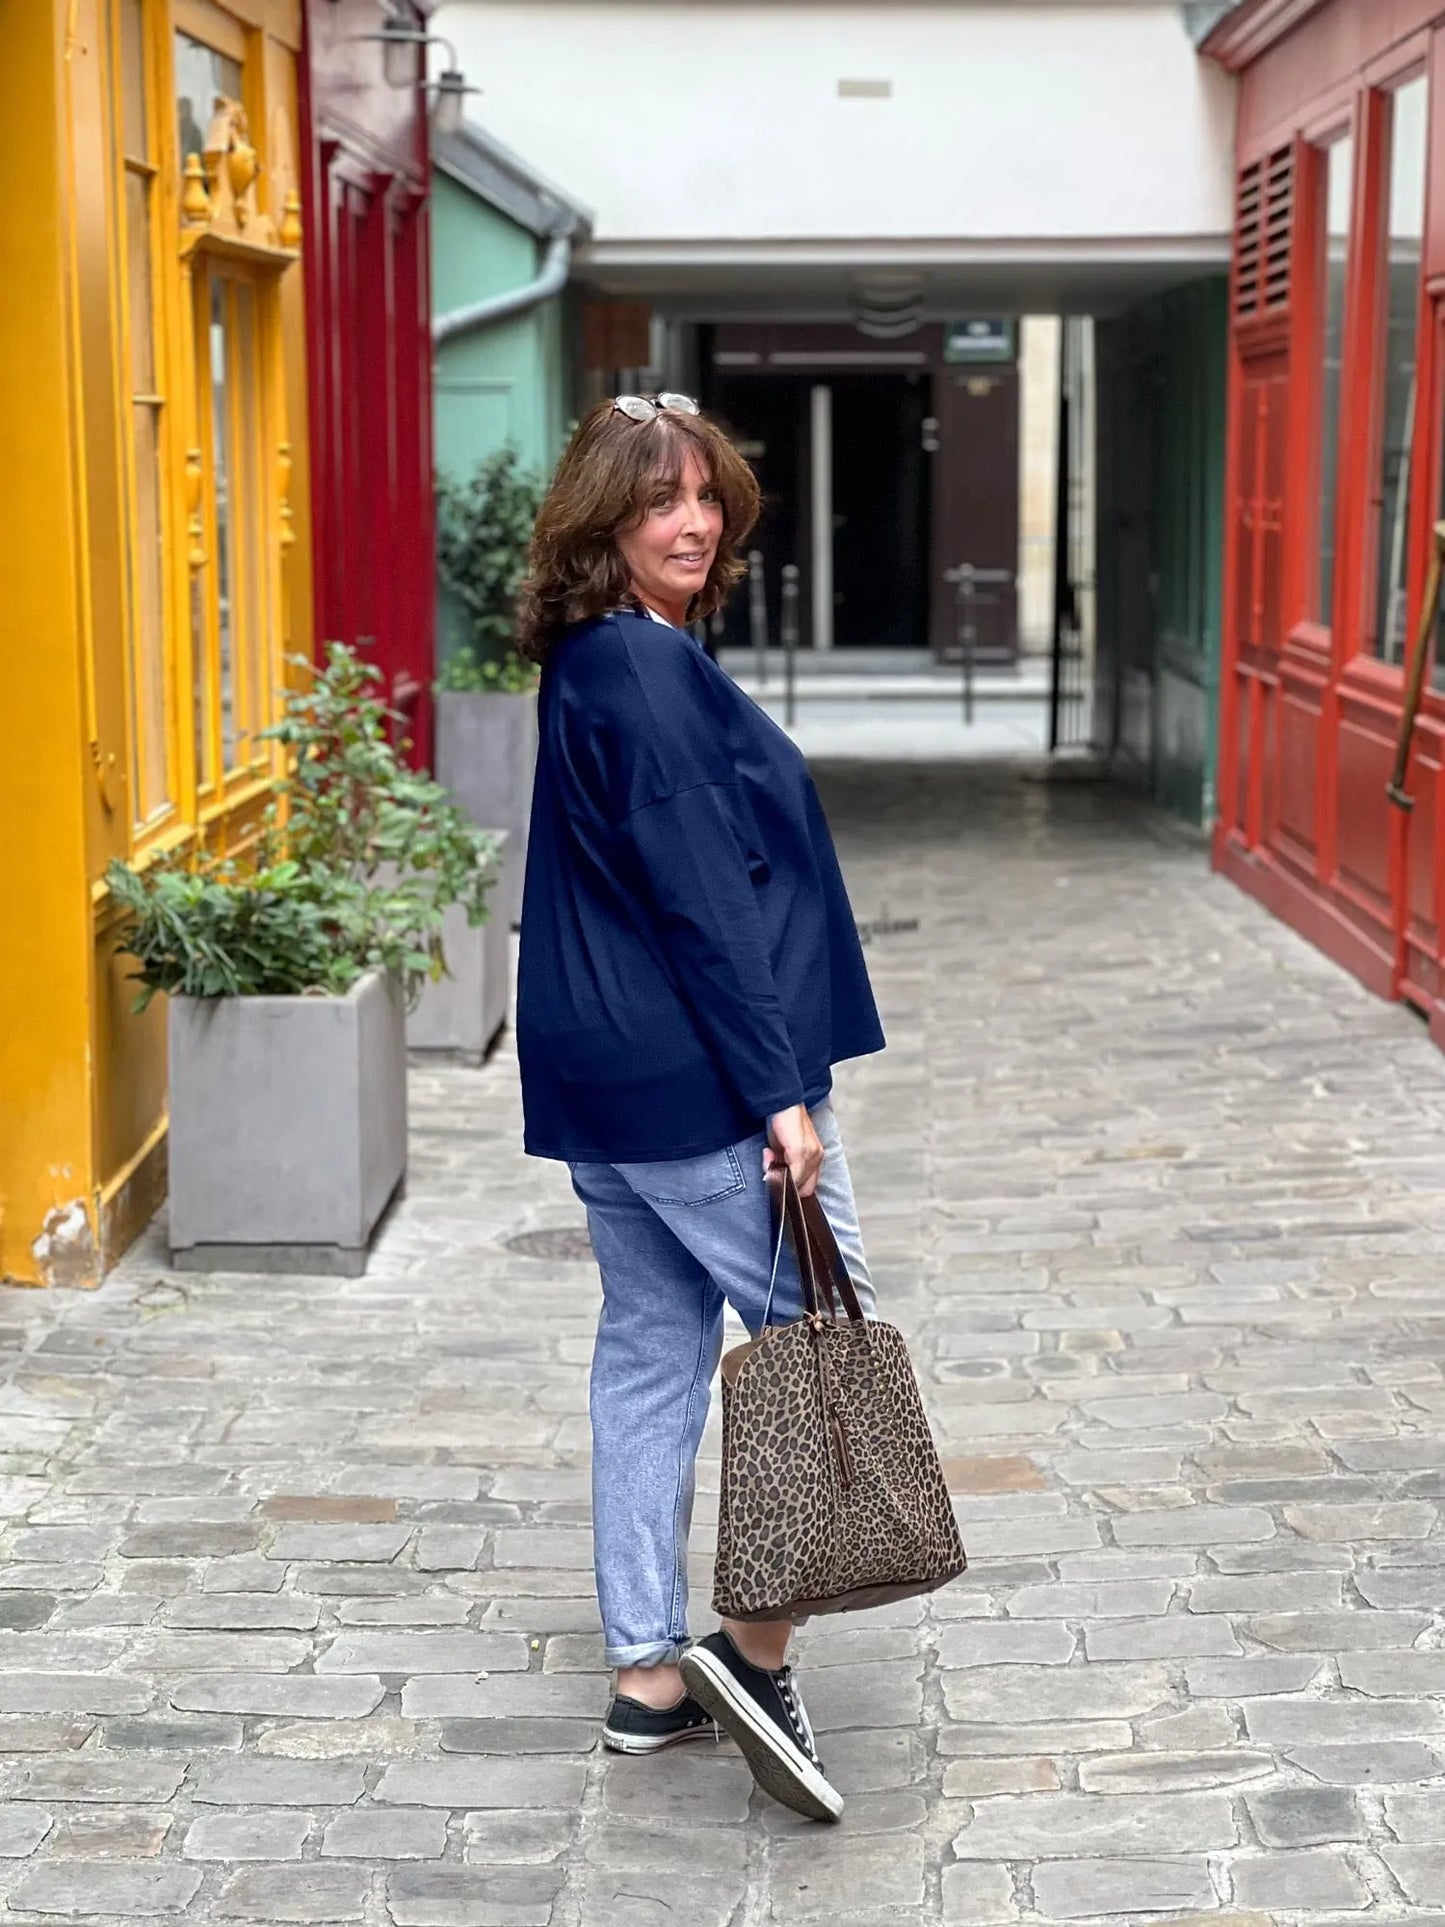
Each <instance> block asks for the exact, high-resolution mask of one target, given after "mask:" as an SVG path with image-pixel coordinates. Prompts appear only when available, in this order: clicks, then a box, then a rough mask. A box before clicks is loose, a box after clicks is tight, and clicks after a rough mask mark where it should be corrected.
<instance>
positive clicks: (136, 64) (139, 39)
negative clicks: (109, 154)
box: [120, 0, 150, 161]
mask: <svg viewBox="0 0 1445 1927" xmlns="http://www.w3.org/2000/svg"><path fill="white" fill-rule="evenodd" d="M120 99H121V142H122V146H123V147H124V150H125V155H126V158H127V160H132V161H148V160H149V159H150V138H149V134H148V132H147V128H146V84H145V7H144V4H143V0H120Z"/></svg>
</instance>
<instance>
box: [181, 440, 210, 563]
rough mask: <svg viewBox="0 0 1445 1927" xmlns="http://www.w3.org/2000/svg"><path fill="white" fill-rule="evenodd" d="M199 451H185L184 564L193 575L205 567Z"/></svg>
mask: <svg viewBox="0 0 1445 1927" xmlns="http://www.w3.org/2000/svg"><path fill="white" fill-rule="evenodd" d="M202 479H203V471H202V468H201V451H200V449H198V448H188V449H187V450H186V562H187V564H188V565H189V567H190V570H191V573H192V574H194V573H195V572H196V570H197V569H204V568H205V566H206V531H205V528H204V526H203V524H202V522H201V482H202Z"/></svg>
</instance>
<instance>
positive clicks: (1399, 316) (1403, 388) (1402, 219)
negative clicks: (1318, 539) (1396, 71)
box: [1372, 74, 1428, 663]
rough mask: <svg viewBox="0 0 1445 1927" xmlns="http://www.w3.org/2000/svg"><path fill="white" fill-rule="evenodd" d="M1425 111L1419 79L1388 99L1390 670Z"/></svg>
mask: <svg viewBox="0 0 1445 1927" xmlns="http://www.w3.org/2000/svg"><path fill="white" fill-rule="evenodd" d="M1426 107H1427V83H1426V80H1425V77H1424V75H1423V74H1422V75H1421V76H1420V77H1419V78H1418V79H1416V80H1411V81H1407V82H1406V83H1405V85H1404V86H1403V87H1400V88H1398V89H1397V90H1396V91H1395V93H1394V94H1392V95H1391V96H1390V99H1389V108H1390V112H1389V140H1388V151H1389V185H1388V190H1387V193H1386V198H1385V208H1384V217H1385V218H1384V222H1383V233H1382V238H1381V246H1382V248H1383V251H1384V277H1383V279H1384V291H1383V295H1382V307H1383V316H1382V327H1381V334H1380V337H1379V340H1380V346H1381V354H1380V362H1379V365H1380V368H1381V371H1382V372H1381V387H1380V393H1379V401H1378V406H1379V408H1380V411H1381V413H1380V419H1379V451H1380V452H1379V467H1378V469H1377V472H1376V476H1375V495H1374V499H1375V500H1376V501H1377V502H1378V504H1379V526H1378V531H1377V543H1376V555H1375V600H1374V611H1373V628H1372V634H1373V641H1374V652H1375V654H1376V655H1377V656H1378V657H1379V658H1380V659H1381V661H1383V662H1391V663H1398V662H1402V661H1403V660H1404V656H1405V649H1406V640H1405V599H1406V591H1407V581H1406V565H1407V562H1408V557H1409V546H1410V448H1411V444H1412V442H1413V440H1414V433H1415V398H1416V393H1417V382H1416V375H1417V362H1418V354H1419V350H1418V337H1419V331H1420V259H1421V252H1422V248H1423V243H1424V238H1425V157H1426V135H1427V126H1428V123H1427V119H1426Z"/></svg>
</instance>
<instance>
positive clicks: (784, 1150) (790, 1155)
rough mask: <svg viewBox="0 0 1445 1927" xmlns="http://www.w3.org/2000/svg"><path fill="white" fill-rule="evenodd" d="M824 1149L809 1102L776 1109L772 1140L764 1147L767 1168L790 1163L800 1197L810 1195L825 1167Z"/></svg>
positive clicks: (770, 1129) (770, 1126)
mask: <svg viewBox="0 0 1445 1927" xmlns="http://www.w3.org/2000/svg"><path fill="white" fill-rule="evenodd" d="M824 1155H825V1153H824V1150H823V1145H822V1141H821V1140H820V1138H819V1136H818V1133H817V1132H816V1131H815V1130H814V1129H813V1120H812V1118H811V1117H809V1115H808V1107H807V1105H806V1104H794V1105H793V1106H792V1107H791V1108H790V1109H788V1110H786V1111H776V1112H775V1113H774V1114H773V1116H772V1117H770V1118H769V1119H768V1142H767V1143H766V1144H765V1145H764V1147H763V1170H764V1172H765V1173H766V1172H768V1171H770V1170H772V1168H773V1166H774V1165H775V1164H786V1165H787V1167H788V1169H789V1170H790V1171H791V1172H792V1174H793V1183H794V1184H795V1185H796V1186H797V1187H798V1196H799V1197H800V1198H810V1197H811V1196H812V1195H813V1190H814V1187H815V1186H816V1184H817V1182H818V1173H819V1172H820V1171H821V1170H822V1168H823V1158H824Z"/></svg>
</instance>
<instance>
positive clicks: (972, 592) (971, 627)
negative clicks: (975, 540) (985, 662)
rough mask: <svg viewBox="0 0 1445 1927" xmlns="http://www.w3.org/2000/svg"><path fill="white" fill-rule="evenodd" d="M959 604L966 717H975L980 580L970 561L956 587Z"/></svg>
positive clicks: (961, 573)
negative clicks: (974, 688)
mask: <svg viewBox="0 0 1445 1927" xmlns="http://www.w3.org/2000/svg"><path fill="white" fill-rule="evenodd" d="M954 601H955V603H956V605H957V608H958V655H959V661H960V663H961V665H962V668H963V720H964V721H965V722H966V723H971V722H972V721H973V678H974V671H975V669H976V667H977V658H978V584H977V581H976V580H975V576H974V568H973V564H972V563H971V562H965V563H963V564H962V566H961V567H960V569H959V571H958V581H957V584H956V586H955V589H954Z"/></svg>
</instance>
